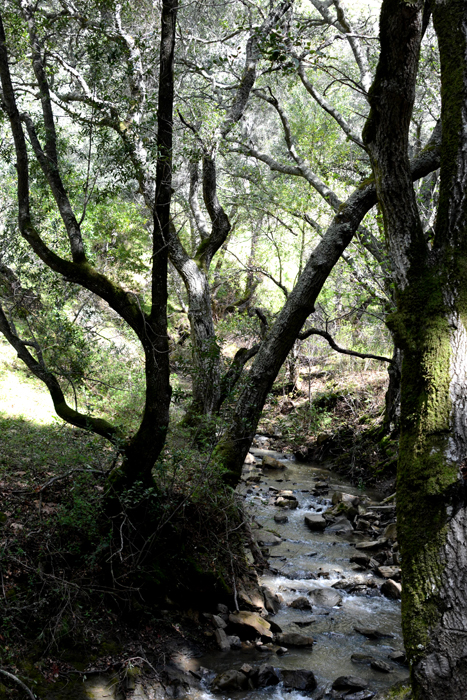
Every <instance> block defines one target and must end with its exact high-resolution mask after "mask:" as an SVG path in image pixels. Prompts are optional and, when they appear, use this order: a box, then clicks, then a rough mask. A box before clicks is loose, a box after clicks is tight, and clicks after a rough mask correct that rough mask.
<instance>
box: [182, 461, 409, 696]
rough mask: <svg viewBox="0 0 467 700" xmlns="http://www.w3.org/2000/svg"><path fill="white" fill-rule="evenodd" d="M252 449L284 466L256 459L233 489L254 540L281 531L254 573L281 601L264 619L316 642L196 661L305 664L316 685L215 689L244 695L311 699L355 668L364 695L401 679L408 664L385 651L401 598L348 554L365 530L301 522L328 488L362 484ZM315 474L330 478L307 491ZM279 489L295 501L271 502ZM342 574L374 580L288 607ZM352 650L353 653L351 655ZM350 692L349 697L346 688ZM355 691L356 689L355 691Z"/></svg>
mask: <svg viewBox="0 0 467 700" xmlns="http://www.w3.org/2000/svg"><path fill="white" fill-rule="evenodd" d="M251 452H252V454H253V455H254V456H255V458H256V459H257V461H258V464H259V462H260V460H261V458H262V457H263V456H264V455H266V454H267V455H270V456H272V457H274V458H277V459H279V460H281V461H282V462H283V463H284V464H285V467H286V468H285V469H284V470H278V469H271V470H269V469H268V470H266V469H264V470H263V471H261V470H258V469H257V468H256V467H255V466H250V467H248V470H249V473H250V474H255V473H261V480H260V481H259V482H258V483H251V482H248V481H247V482H245V481H244V482H242V484H241V485H240V486H239V487H238V492H239V493H240V494H242V495H243V496H244V498H245V504H246V507H247V510H248V511H249V513H250V514H251V515H252V516H254V521H255V522H256V523H257V524H258V526H259V527H258V530H256V531H255V534H256V536H257V538H258V540H260V541H263V542H264V544H265V545H266V546H267V545H268V543H269V542H271V541H273V540H274V539H275V538H274V534H275V535H276V536H280V538H281V542H280V543H279V544H274V545H272V546H269V547H268V549H269V566H270V570H269V571H267V572H266V573H265V574H264V576H263V577H262V579H261V583H262V584H263V585H264V586H266V587H267V588H268V589H269V590H270V591H271V592H272V593H274V594H278V595H279V596H281V606H280V609H279V611H278V612H277V614H276V615H275V616H274V617H272V618H271V620H273V621H274V622H275V623H277V624H278V625H279V626H280V627H281V628H282V630H283V632H292V631H293V632H299V633H301V634H306V635H310V636H312V637H313V638H314V639H315V644H314V645H313V647H312V648H289V649H288V651H287V653H286V654H284V655H278V654H276V653H273V652H269V653H268V652H267V651H266V653H265V650H264V649H263V650H262V651H260V650H259V649H257V648H254V647H253V648H250V649H241V650H232V651H230V652H221V651H219V652H211V653H210V654H208V655H205V656H203V657H202V658H200V659H198V660H197V661H199V663H200V664H201V665H202V666H203V667H207V668H208V669H212V670H213V671H215V672H216V673H221V672H222V671H225V670H227V669H239V668H240V667H241V666H242V665H243V664H245V663H247V664H250V665H251V666H253V667H258V666H259V665H261V664H264V663H267V664H270V665H271V666H274V667H275V668H280V669H307V670H311V671H313V673H314V674H315V677H316V680H317V683H318V686H317V688H316V690H314V691H313V692H312V693H309V692H308V693H306V695H304V694H302V693H301V692H300V691H297V690H294V691H292V692H286V691H285V690H284V689H283V688H282V684H280V685H276V686H270V687H267V688H263V689H258V690H248V691H224V692H221V693H219V692H218V693H216V696H215V697H223V698H230V697H234V698H242V697H247V696H248V698H250V699H251V700H254V699H255V698H258V700H259V699H260V698H261V699H262V700H266V699H267V698H271V700H281V698H288V699H289V700H298V699H299V698H301V697H308V698H310V697H312V698H313V699H314V700H315V699H317V698H322V697H333V695H332V694H329V693H331V684H332V683H333V682H334V681H335V679H336V678H338V677H339V676H357V677H359V678H362V679H365V680H366V681H367V682H368V689H367V690H366V693H367V695H365V694H364V693H363V694H362V697H363V696H365V697H371V695H370V694H368V691H374V692H377V691H382V690H385V689H387V688H388V687H390V686H391V685H393V684H394V683H396V682H398V681H405V680H407V678H408V670H407V668H406V667H405V666H403V665H400V664H399V663H397V662H395V661H392V660H391V659H390V658H388V654H390V653H391V652H394V651H402V650H403V642H402V633H401V614H400V601H398V600H390V599H388V598H386V597H384V596H382V595H381V593H380V592H379V586H377V585H375V584H376V583H378V582H379V584H381V583H382V581H383V579H375V574H374V573H373V572H371V571H368V570H367V571H362V570H361V569H360V570H359V568H358V567H357V566H355V564H351V563H350V561H349V559H350V557H351V556H352V555H354V554H356V553H358V552H357V550H356V549H355V544H356V543H357V542H358V541H359V540H361V539H368V536H367V537H362V535H361V534H360V535H358V534H354V533H347V534H344V535H341V534H336V533H326V532H313V531H311V530H310V529H308V528H307V527H306V525H305V522H304V515H305V514H309V513H321V514H322V513H323V512H325V511H326V510H327V509H328V508H330V507H331V505H332V504H331V498H332V495H333V492H335V491H340V492H345V493H348V494H353V495H355V496H362V491H360V490H359V489H357V488H356V487H352V486H351V485H349V483H348V482H346V481H345V480H344V479H342V478H340V477H338V476H336V475H335V474H333V473H332V472H330V471H327V470H326V469H322V468H317V467H313V466H312V465H309V464H301V463H298V462H295V461H291V460H287V459H285V458H284V455H282V454H280V453H276V452H271V451H269V450H261V449H252V450H251ZM322 481H328V482H329V491H328V493H326V494H325V495H324V494H323V495H313V491H315V492H316V489H315V484H316V482H322ZM280 489H290V490H293V495H294V496H295V497H296V499H297V500H298V507H297V508H296V509H293V510H292V509H291V510H289V509H282V508H278V507H277V506H275V505H273V502H274V499H273V498H271V496H272V495H273V494H275V490H280ZM365 495H367V496H369V498H370V499H373V500H374V501H378V500H380V499H379V498H378V495H377V494H376V493H372V492H371V491H366V492H365ZM279 513H280V514H281V515H286V516H287V518H288V520H287V522H285V523H283V524H279V523H277V522H275V520H274V516H275V515H277V514H279ZM271 531H272V532H271ZM260 543H261V542H260ZM344 579H346V580H349V579H351V580H353V581H355V580H357V581H358V582H361V583H362V584H364V583H367V584H368V583H370V585H371V583H373V586H374V587H373V588H365V587H362V590H361V591H360V592H359V593H358V592H357V593H355V592H353V593H346V592H345V590H342V589H339V590H338V593H339V594H340V595H341V596H342V600H341V602H340V604H339V605H337V606H335V607H332V608H326V607H319V606H318V605H314V604H313V606H312V610H310V609H308V610H301V609H294V608H293V607H289V604H290V603H291V602H292V601H293V600H295V599H296V598H298V597H300V596H305V597H306V596H307V594H308V593H309V591H310V590H312V589H317V588H319V589H322V588H328V589H329V588H330V587H332V586H333V584H336V583H337V584H338V582H339V581H343V580H344ZM338 585H339V584H338ZM332 590H334V589H332ZM355 627H360V628H373V629H375V628H376V629H377V630H378V631H379V632H381V633H383V634H385V635H386V634H387V635H390V636H388V637H386V636H385V637H382V638H378V639H369V638H367V637H366V636H364V635H363V634H361V633H359V632H357V631H356V630H355V629H354V628H355ZM358 654H360V655H366V656H367V657H372V658H373V659H377V660H380V661H383V662H384V663H385V664H386V665H388V666H387V669H386V672H383V671H381V670H375V669H374V668H372V667H371V666H370V663H369V660H368V658H367V659H360V660H358V661H357V659H356V657H355V655H358ZM352 655H354V660H351V656H352ZM388 668H390V671H389V672H388ZM354 692H355V691H354ZM198 693H199V691H196V694H198ZM201 697H202V698H204V699H206V700H207V699H208V698H213V697H214V696H213V695H212V693H211V692H210V691H207V690H206V691H205V692H202V693H201ZM339 697H341V696H339ZM350 697H353V696H352V693H350ZM355 697H358V693H357V694H356V695H355Z"/></svg>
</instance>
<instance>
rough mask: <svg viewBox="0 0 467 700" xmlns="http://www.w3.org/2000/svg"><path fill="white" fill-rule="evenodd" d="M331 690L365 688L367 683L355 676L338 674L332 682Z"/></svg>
mask: <svg viewBox="0 0 467 700" xmlns="http://www.w3.org/2000/svg"><path fill="white" fill-rule="evenodd" d="M332 688H333V690H365V689H366V688H368V683H367V681H366V680H365V679H364V678H358V677H357V676H339V678H336V680H335V681H334V683H333V684H332Z"/></svg>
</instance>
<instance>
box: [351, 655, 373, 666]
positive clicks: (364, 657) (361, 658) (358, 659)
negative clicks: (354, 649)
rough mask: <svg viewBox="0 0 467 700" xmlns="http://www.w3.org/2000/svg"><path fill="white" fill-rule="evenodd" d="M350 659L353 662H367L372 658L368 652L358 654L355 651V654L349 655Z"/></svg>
mask: <svg viewBox="0 0 467 700" xmlns="http://www.w3.org/2000/svg"><path fill="white" fill-rule="evenodd" d="M350 660H351V661H352V662H353V663H354V664H369V663H370V662H371V661H372V660H373V657H372V656H370V654H358V653H356V654H352V656H351V657H350Z"/></svg>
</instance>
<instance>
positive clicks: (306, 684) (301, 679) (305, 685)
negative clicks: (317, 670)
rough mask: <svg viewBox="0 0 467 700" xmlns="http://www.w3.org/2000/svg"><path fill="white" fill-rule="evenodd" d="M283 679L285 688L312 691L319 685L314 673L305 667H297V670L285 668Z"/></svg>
mask: <svg viewBox="0 0 467 700" xmlns="http://www.w3.org/2000/svg"><path fill="white" fill-rule="evenodd" d="M282 681H283V683H284V688H288V689H289V690H302V691H310V690H315V688H316V686H317V685H318V684H317V682H316V678H315V675H314V673H313V672H312V671H307V670H305V669H303V668H297V669H296V670H289V669H283V670H282Z"/></svg>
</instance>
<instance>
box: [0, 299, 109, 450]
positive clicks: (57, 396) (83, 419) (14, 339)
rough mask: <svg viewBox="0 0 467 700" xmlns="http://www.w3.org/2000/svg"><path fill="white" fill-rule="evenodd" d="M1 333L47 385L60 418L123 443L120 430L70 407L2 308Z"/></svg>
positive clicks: (51, 377) (58, 385)
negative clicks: (15, 331) (15, 330)
mask: <svg viewBox="0 0 467 700" xmlns="http://www.w3.org/2000/svg"><path fill="white" fill-rule="evenodd" d="M0 331H1V332H2V333H3V335H4V336H5V338H6V339H7V340H8V342H9V343H10V345H12V346H13V347H14V349H15V350H16V352H17V353H18V357H19V358H20V359H21V360H22V361H23V362H24V364H25V365H26V366H27V367H28V368H29V369H30V370H31V372H32V373H33V374H34V375H35V376H36V377H37V378H38V379H40V380H41V382H43V383H44V384H45V385H46V387H47V389H48V390H49V393H50V396H51V398H52V401H53V404H54V408H55V411H56V413H57V415H58V416H60V418H63V420H64V421H66V422H67V423H71V424H72V425H75V426H76V427H78V428H83V429H84V430H89V431H91V432H93V433H96V434H97V435H101V436H102V437H104V438H106V439H107V440H109V441H110V442H112V443H114V444H115V443H119V442H121V440H122V438H123V436H122V434H121V432H120V430H119V429H118V428H116V427H115V426H113V425H111V424H110V423H108V422H107V421H106V420H103V419H102V418H94V417H93V416H89V415H86V414H83V413H79V412H78V411H75V410H73V409H72V408H70V406H68V404H67V402H66V399H65V396H64V394H63V391H62V389H61V387H60V384H59V382H58V380H57V378H56V377H55V376H54V375H53V374H52V373H51V372H49V370H48V369H47V368H46V367H44V366H43V365H42V364H41V363H39V362H37V360H35V359H34V357H33V356H32V355H31V353H30V352H29V350H28V349H27V348H26V343H25V342H23V341H22V340H21V339H20V338H19V337H18V336H17V335H16V334H15V333H14V332H13V331H12V329H11V327H10V324H9V323H8V320H7V318H6V316H5V313H4V311H3V309H2V307H1V306H0Z"/></svg>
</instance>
